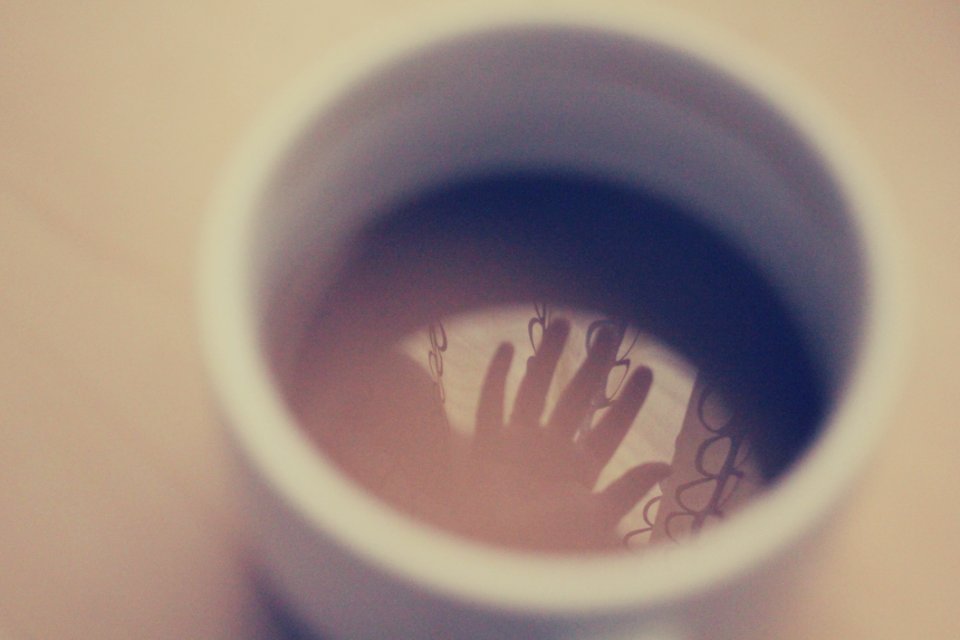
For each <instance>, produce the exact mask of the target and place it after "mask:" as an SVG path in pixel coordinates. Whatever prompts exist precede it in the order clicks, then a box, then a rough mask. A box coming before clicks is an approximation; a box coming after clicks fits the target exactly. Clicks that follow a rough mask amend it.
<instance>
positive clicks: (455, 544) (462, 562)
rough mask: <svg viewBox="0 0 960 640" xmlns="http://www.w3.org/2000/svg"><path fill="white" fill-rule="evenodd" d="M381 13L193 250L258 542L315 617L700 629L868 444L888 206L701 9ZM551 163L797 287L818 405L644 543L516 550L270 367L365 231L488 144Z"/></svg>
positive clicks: (834, 493) (276, 576)
mask: <svg viewBox="0 0 960 640" xmlns="http://www.w3.org/2000/svg"><path fill="white" fill-rule="evenodd" d="M407 27H408V28H403V29H400V30H399V33H396V32H394V33H390V34H386V35H385V34H371V36H370V38H369V42H368V43H367V44H365V45H359V46H356V47H353V48H350V49H348V50H345V51H342V52H341V53H340V54H339V55H334V54H331V55H330V57H329V58H328V59H327V61H326V62H325V64H324V66H323V68H322V69H321V70H320V71H318V72H315V73H313V74H311V75H310V77H309V79H308V80H307V81H306V82H305V83H304V84H303V85H301V86H299V87H298V88H296V89H295V90H294V91H292V92H291V94H290V95H288V96H287V99H286V101H285V102H283V103H282V104H281V105H280V107H279V108H277V109H276V110H275V111H274V112H273V113H272V114H271V115H270V116H269V117H268V118H266V120H265V123H264V124H263V125H262V126H261V127H260V128H259V129H258V130H257V131H256V132H255V134H254V135H253V136H252V137H251V140H250V141H249V142H248V144H247V146H246V147H245V149H244V150H243V151H242V153H240V154H239V156H238V158H237V160H236V162H235V163H234V164H233V165H232V166H231V167H230V168H229V169H228V172H227V174H226V178H225V180H224V182H223V184H222V185H221V188H220V190H219V192H218V194H217V197H216V200H215V203H214V207H213V215H212V216H211V219H210V224H209V227H208V229H207V233H206V237H205V242H204V244H203V247H202V256H201V279H200V290H199V304H200V308H201V325H202V342H203V347H204V349H205V355H206V360H207V364H208V367H209V371H210V376H211V379H212V383H213V388H214V390H215V393H216V395H217V398H218V400H219V403H220V406H221V408H222V411H223V414H224V418H225V423H226V425H227V429H228V430H229V433H230V434H231V436H232V439H231V441H232V442H233V443H234V445H235V452H236V454H237V455H236V457H237V459H238V460H239V462H240V465H239V468H240V469H242V475H243V482H244V483H245V484H244V487H245V491H246V493H247V495H248V496H249V497H250V510H249V514H250V518H249V523H250V525H251V526H252V527H253V528H254V529H255V532H256V534H257V535H256V539H257V540H258V545H259V546H258V548H257V557H258V562H259V563H260V564H261V565H262V568H263V570H264V571H265V573H266V574H267V575H268V577H269V580H270V582H271V584H272V585H274V588H276V590H277V592H278V594H279V596H280V597H281V598H282V599H283V600H284V601H285V602H286V604H287V606H289V607H290V608H291V610H293V611H295V612H296V614H297V615H298V616H300V617H301V618H302V619H303V620H304V621H306V622H307V623H308V624H309V625H311V626H312V627H314V628H316V629H317V630H318V631H319V632H321V633H323V634H330V635H329V636H328V635H324V637H337V638H387V637H395V638H498V637H504V638H531V639H532V638H626V637H630V638H644V637H657V638H661V637H685V634H686V633H687V632H688V630H687V627H686V623H685V620H687V619H688V617H689V616H692V615H693V614H694V613H695V611H694V610H693V609H694V607H696V606H699V605H698V604H697V603H698V602H699V598H700V596H702V595H703V594H705V593H717V592H719V593H720V594H721V596H720V597H721V598H722V593H723V589H726V588H728V585H731V584H737V583H739V584H740V585H741V586H744V584H746V587H747V588H749V580H750V579H751V578H750V576H751V575H753V573H754V570H755V569H757V568H758V567H761V566H766V565H767V564H768V563H769V561H770V560H771V559H773V558H776V557H778V556H782V555H783V554H784V553H785V552H786V551H787V550H788V549H790V548H794V547H795V545H796V544H797V542H798V541H799V540H801V539H802V538H804V537H805V535H807V534H808V533H810V532H811V531H813V530H815V528H816V525H817V524H818V523H820V522H822V521H823V520H824V518H825V515H826V514H827V513H829V511H830V508H831V507H832V506H834V505H835V504H837V503H838V501H839V499H840V498H841V497H842V496H843V494H844V493H845V489H847V488H848V487H849V485H850V484H851V482H852V481H853V480H854V478H855V477H856V474H857V470H858V469H859V468H861V467H862V463H863V461H864V458H865V456H866V454H867V453H868V452H869V451H870V450H871V448H872V445H873V443H874V441H875V439H876V436H877V433H878V431H879V428H880V426H881V425H882V424H883V422H884V418H883V406H882V405H883V402H884V401H885V400H886V399H887V398H889V396H890V395H891V393H892V388H891V386H892V380H891V375H890V374H891V372H893V371H895V370H896V366H895V358H896V351H897V348H898V345H899V343H900V340H899V335H900V334H899V331H900V325H901V320H900V318H899V317H898V314H899V311H900V309H901V308H902V305H901V304H899V303H898V301H899V300H900V294H899V291H900V289H901V287H899V286H898V270H897V267H896V260H895V258H896V256H895V255H894V254H895V253H896V252H895V251H894V248H895V247H894V245H893V243H892V241H891V234H890V232H889V229H888V224H889V223H888V219H887V214H886V212H885V211H884V203H883V202H882V201H881V198H879V197H878V193H877V189H876V186H875V184H874V183H873V182H871V181H870V180H868V179H867V178H865V176H864V172H863V170H862V164H861V163H860V161H858V160H857V159H856V158H855V157H854V155H853V152H852V151H851V149H850V146H849V144H848V143H847V142H845V141H844V138H843V136H842V135H841V134H840V133H839V132H838V131H837V130H836V128H835V127H834V126H833V125H831V124H829V119H828V118H826V117H825V116H824V115H823V113H822V109H819V108H817V107H816V106H814V105H813V104H812V103H811V102H810V100H809V99H808V98H807V97H806V96H805V95H803V94H801V93H798V92H797V91H795V90H793V89H789V88H787V87H786V85H785V84H784V82H783V79H782V77H781V75H780V74H779V73H777V72H775V71H771V70H770V69H769V68H768V67H767V66H766V65H762V64H759V63H758V60H757V57H758V56H754V55H753V54H750V53H748V52H745V50H744V49H742V48H741V47H739V46H737V45H733V44H731V43H730V42H728V41H726V40H724V39H723V38H717V36H715V35H714V34H712V33H709V32H707V31H705V30H703V29H702V28H693V27H691V26H690V25H689V23H688V21H687V20H685V19H684V20H678V19H677V18H675V17H670V16H664V15H661V14H656V15H654V14H651V13H649V12H644V11H639V10H629V11H627V10H625V11H623V12H620V13H616V14H613V15H604V14H598V13H596V12H583V11H579V12H573V13H565V12H561V11H558V10H543V11H534V12H521V11H516V10H490V11H481V12H479V13H478V12H474V13H472V14H469V15H458V16H454V17H452V18H449V19H448V18H444V19H436V18H428V19H422V20H412V21H411V23H410V24H409V25H407ZM542 166H559V167H564V168H570V169H575V170H577V171H580V172H586V173H590V174H594V175H598V176H603V177H609V178H612V179H616V180H620V181H626V182H627V183H628V184H631V185H636V186H638V187H641V188H643V189H646V190H650V191H653V192H656V193H659V194H663V195H665V196H667V197H669V198H670V199H672V200H674V201H676V202H679V203H682V204H684V205H687V206H689V208H690V209H691V210H693V211H696V212H698V215H700V216H701V218H702V220H701V222H702V223H703V224H704V225H706V226H707V227H710V228H712V229H715V230H716V231H717V232H718V233H720V234H722V235H724V236H725V237H727V238H730V239H731V240H732V241H733V242H734V243H735V244H736V246H738V247H739V248H740V250H741V251H742V252H743V253H744V254H745V255H746V256H748V257H749V259H751V260H752V261H754V263H755V264H756V265H757V268H758V269H759V270H760V271H761V272H763V274H764V275H765V276H766V277H767V278H768V279H769V280H770V282H772V283H773V285H774V287H775V288H776V289H777V291H778V292H779V293H780V295H781V296H782V297H783V299H784V301H785V302H786V304H787V307H788V308H789V309H790V312H791V314H793V316H794V319H795V320H796V322H797V324H798V325H799V327H800V329H801V333H802V334H803V338H804V340H805V341H806V343H807V346H808V348H809V351H810V354H811V357H812V358H813V361H814V364H815V367H816V368H817V372H818V375H821V376H822V377H823V379H824V380H825V381H826V385H827V388H828V395H829V398H830V410H829V414H828V416H827V418H826V419H825V421H824V424H823V425H822V429H821V430H820V433H819V435H818V436H817V438H816V441H815V442H814V443H813V444H812V445H811V446H810V447H808V449H807V450H806V451H805V452H804V454H803V455H802V456H801V458H800V459H799V460H798V461H797V462H796V463H795V464H793V466H792V467H791V468H790V470H789V472H788V473H786V474H785V475H784V476H783V477H782V478H780V479H779V480H778V481H777V482H776V483H775V484H774V485H773V486H772V487H771V488H770V489H769V490H768V491H767V492H766V493H765V494H764V495H763V496H762V497H760V498H758V499H757V500H756V501H755V502H754V503H753V504H751V505H750V506H749V508H747V509H745V510H744V511H743V512H742V513H740V514H739V515H737V516H736V517H734V518H732V519H730V521H729V522H726V523H724V524H723V526H717V527H715V528H713V529H712V530H708V531H705V532H703V534H702V535H701V536H700V537H698V538H697V539H695V540H691V541H689V542H687V543H684V544H681V545H677V546H676V547H673V548H669V549H667V548H664V549H662V550H660V551H651V552H647V553H643V554H628V553H624V554H606V555H604V554H597V555H583V556H579V555H568V556H562V555H561V556H558V555H547V554H535V553H525V552H520V551H509V550H504V549H497V548H493V547H488V546H484V545H482V544H479V543H476V542H470V541H467V540H465V539H461V538H458V537H456V536H453V535H450V534H447V533H445V532H443V531H439V530H436V529H434V528H432V527H430V526H428V525H425V524H423V523H421V522H418V521H415V520H413V519H410V518H407V517H405V516H403V515H401V514H399V513H398V512H397V511H395V510H393V509H391V508H389V507H388V506H386V505H385V504H383V503H381V502H380V501H378V500H377V499H376V498H375V497H373V496H371V495H369V494H368V493H366V492H365V491H363V490H362V489H360V488H359V487H358V486H357V485H356V484H355V483H354V482H353V481H351V479H350V478H349V477H347V476H346V475H345V474H344V473H343V472H341V471H340V470H338V468H337V467H336V466H335V465H334V464H333V463H332V461H330V460H329V459H327V458H326V457H325V456H324V454H323V453H322V452H320V451H319V450H318V449H317V448H316V447H315V446H314V445H312V444H311V442H310V441H309V439H308V437H307V436H306V434H304V433H303V432H302V430H301V429H300V428H298V425H297V422H296V419H295V417H294V416H293V414H292V412H291V411H290V409H289V407H288V406H287V405H286V404H285V402H284V396H283V394H282V392H281V390H280V389H279V387H278V385H279V382H278V380H279V377H280V375H279V374H278V371H282V370H283V367H284V366H285V365H284V361H285V358H286V357H287V356H288V355H289V354H288V353H287V352H289V351H291V350H295V349H296V347H295V344H296V338H297V337H298V336H300V335H301V334H302V332H303V330H304V325H305V324H306V322H307V320H306V318H307V317H308V316H309V313H310V308H309V302H310V301H312V300H315V299H316V296H315V295H314V294H315V293H316V291H317V290H320V289H322V288H323V287H324V286H325V284H326V282H327V281H328V279H329V274H330V273H331V272H332V271H333V270H334V269H335V267H336V266H337V260H338V259H339V256H340V255H341V253H342V250H343V248H344V247H343V245H344V243H345V242H347V238H348V237H350V234H351V233H352V232H354V231H356V230H357V229H358V228H360V227H361V226H363V225H365V224H367V223H369V222H370V220H371V216H373V215H374V213H375V212H377V211H382V210H383V208H384V207H385V206H387V205H389V204H390V203H392V202H396V201H398V200H400V199H402V198H404V197H407V196H409V195H410V194H413V193H416V192H418V191H420V190H422V189H425V188H428V187H431V186H435V185H437V184H441V183H444V182H447V181H451V180H454V179H457V178H462V177H464V176H469V175H473V174H477V173H482V172H484V171H487V170H490V169H492V168H499V169H502V168H508V169H509V168H512V169H521V170H522V169H529V168H537V167H542Z"/></svg>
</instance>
